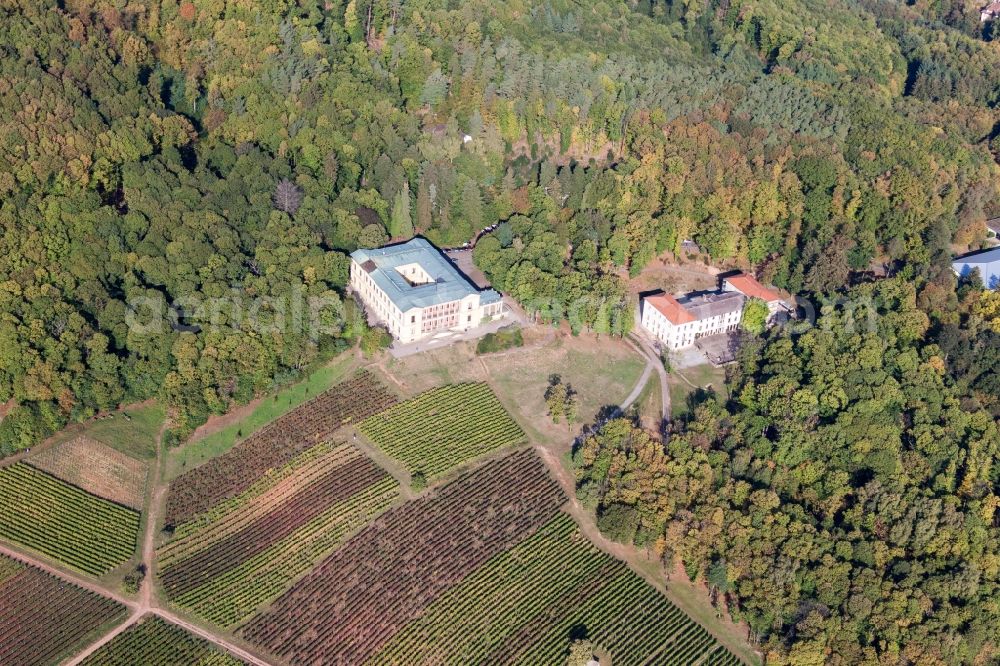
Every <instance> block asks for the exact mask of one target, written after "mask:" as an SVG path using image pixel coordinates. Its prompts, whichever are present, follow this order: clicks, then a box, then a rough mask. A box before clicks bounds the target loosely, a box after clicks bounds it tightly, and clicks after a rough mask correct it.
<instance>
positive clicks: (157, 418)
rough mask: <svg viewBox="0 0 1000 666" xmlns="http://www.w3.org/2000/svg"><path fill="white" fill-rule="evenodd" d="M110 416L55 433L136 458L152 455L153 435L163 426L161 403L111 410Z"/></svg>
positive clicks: (142, 458)
mask: <svg viewBox="0 0 1000 666" xmlns="http://www.w3.org/2000/svg"><path fill="white" fill-rule="evenodd" d="M111 414H112V415H111V418H106V419H100V420H97V421H90V422H88V423H84V424H81V425H80V426H79V428H77V427H73V426H71V427H69V428H67V429H66V430H64V431H62V432H61V433H59V434H57V435H56V436H55V441H56V442H57V443H58V442H63V441H66V440H69V439H73V438H74V437H79V436H80V435H84V436H86V437H90V438H91V439H96V440H97V441H99V442H103V443H105V444H107V445H108V446H110V447H111V448H113V449H117V450H119V451H121V452H122V453H124V454H125V455H128V456H132V457H133V458H138V459H140V460H152V459H153V458H155V457H156V438H157V437H158V436H159V434H160V426H161V425H163V419H164V416H165V414H164V411H163V406H162V405H160V404H158V403H153V404H150V405H145V406H143V407H139V408H137V409H124V410H121V411H117V412H112V413H111Z"/></svg>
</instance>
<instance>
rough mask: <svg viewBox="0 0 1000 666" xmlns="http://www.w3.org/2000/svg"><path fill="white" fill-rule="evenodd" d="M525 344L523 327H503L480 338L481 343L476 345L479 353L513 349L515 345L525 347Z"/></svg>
mask: <svg viewBox="0 0 1000 666" xmlns="http://www.w3.org/2000/svg"><path fill="white" fill-rule="evenodd" d="M523 346H524V336H522V335H521V329H519V328H509V329H501V330H499V331H497V332H496V333H487V334H486V335H484V336H483V337H481V338H480V339H479V343H478V344H477V345H476V353H477V354H492V353H493V352H499V351H504V350H505V349H512V348H513V347H523Z"/></svg>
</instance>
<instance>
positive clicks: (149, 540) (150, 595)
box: [0, 422, 271, 666]
mask: <svg viewBox="0 0 1000 666" xmlns="http://www.w3.org/2000/svg"><path fill="white" fill-rule="evenodd" d="M166 430H167V423H166V422H164V424H163V426H161V428H160V432H159V435H158V436H157V438H156V460H155V461H154V462H153V465H152V471H151V473H150V480H149V484H148V488H149V490H148V498H147V502H146V511H145V514H146V515H145V518H146V528H145V531H144V533H143V538H142V545H141V558H140V559H141V562H142V564H143V565H144V566H145V567H146V576H145V577H144V578H143V580H142V586H141V588H140V591H139V598H138V600H131V599H126V598H125V597H123V596H121V595H120V594H118V593H117V592H115V591H114V590H113V589H111V588H110V587H107V586H105V585H103V584H100V583H96V582H94V581H91V580H87V579H85V578H82V577H80V576H77V575H75V574H72V573H69V572H67V571H64V570H62V569H58V568H56V567H54V566H52V565H50V564H48V563H46V562H43V561H41V560H39V559H38V558H36V557H32V556H29V555H26V554H24V553H20V552H18V551H15V550H12V549H10V548H7V547H6V546H4V545H3V544H0V553H2V554H4V555H8V556H10V557H14V558H15V559H19V560H22V561H24V562H27V563H28V564H30V565H32V566H35V567H38V568H39V569H41V570H42V571H45V572H46V573H49V574H52V575H53V576H56V577H58V578H61V579H62V580H65V581H67V582H69V583H72V584H74V585H78V586H80V587H82V588H84V589H85V590H89V591H91V592H94V593H96V594H100V595H102V596H105V597H108V598H111V599H114V600H115V601H117V602H118V603H120V604H123V605H124V606H125V607H126V608H128V609H129V610H130V611H131V612H130V613H129V616H128V618H127V619H126V620H125V621H124V622H122V623H120V624H117V625H115V627H114V628H113V629H110V630H109V631H108V632H107V633H105V634H104V635H102V636H101V637H100V638H98V639H97V640H95V641H93V642H92V643H90V644H89V645H87V646H86V647H85V648H83V650H81V651H80V652H78V653H77V654H75V655H74V656H73V657H72V658H71V659H69V660H68V661H66V662H64V666H77V664H80V663H82V662H83V661H84V660H85V659H86V658H87V657H89V656H90V655H92V654H93V653H94V652H96V651H97V650H99V649H100V648H101V647H102V646H104V645H106V644H108V643H109V642H111V641H112V640H114V639H115V637H116V636H118V635H120V634H121V633H122V632H124V631H126V630H127V629H128V628H129V627H131V626H132V625H134V624H135V623H136V622H138V621H139V620H140V619H141V618H143V617H144V616H146V615H148V614H150V613H152V614H154V615H158V616H160V617H161V618H163V619H164V620H166V621H167V622H171V623H173V624H176V625H178V626H180V627H182V628H184V629H185V630H187V631H188V632H189V633H191V634H193V635H195V636H198V637H199V638H203V639H205V640H207V641H208V642H209V643H212V644H213V645H215V646H216V647H218V648H220V649H222V650H225V651H226V652H229V653H230V654H232V655H234V656H236V657H239V658H240V659H242V660H243V661H245V662H247V663H249V664H253V665H254V666H271V664H270V663H269V662H267V661H265V660H264V659H262V658H260V657H258V656H257V655H254V654H252V653H250V652H248V651H247V650H245V649H244V648H242V647H239V646H238V645H235V644H234V643H232V642H231V641H229V640H228V639H226V638H224V637H223V636H220V635H218V634H216V633H214V632H212V631H209V630H208V629H205V628H203V627H200V626H198V625H195V624H192V623H191V622H189V621H188V620H185V619H183V618H180V617H178V616H177V615H175V614H174V613H172V612H171V611H170V610H168V609H167V608H164V607H161V606H160V604H159V600H158V599H157V597H156V591H155V589H154V587H155V583H154V580H155V579H154V575H155V570H154V567H155V565H156V550H155V545H156V530H157V527H158V526H159V522H160V514H161V513H162V511H163V506H164V502H165V499H166V494H167V488H168V485H167V484H165V483H163V481H162V478H163V465H164V462H165V459H164V455H163V435H164V433H165V432H166Z"/></svg>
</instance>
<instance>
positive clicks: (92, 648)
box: [63, 610, 145, 666]
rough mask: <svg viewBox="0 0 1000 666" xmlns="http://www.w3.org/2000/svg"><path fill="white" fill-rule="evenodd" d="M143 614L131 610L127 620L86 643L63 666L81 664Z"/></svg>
mask: <svg viewBox="0 0 1000 666" xmlns="http://www.w3.org/2000/svg"><path fill="white" fill-rule="evenodd" d="M143 615H145V613H143V612H142V611H138V610H137V611H133V613H132V614H131V615H129V617H128V619H127V620H125V621H124V622H122V623H121V624H119V625H118V626H116V627H115V628H114V629H112V630H111V631H109V632H108V633H106V634H104V635H103V636H101V637H100V638H98V639H97V640H96V641H94V642H93V643H91V644H90V645H88V646H87V647H86V648H85V649H84V650H83V651H82V652H79V653H78V654H77V655H76V656H75V657H73V658H72V659H70V660H69V661H67V662H65V663H64V665H63V666H77V664H82V663H83V662H84V661H85V660H86V659H87V657H89V656H90V655H92V654H94V653H95V652H97V651H98V650H100V649H101V648H102V647H104V646H105V645H107V644H108V643H110V642H111V641H113V640H114V639H115V638H116V637H117V636H118V635H119V634H122V633H124V632H125V630H126V629H128V628H129V627H131V626H132V625H133V624H135V623H136V622H138V621H139V618H141V617H142V616H143Z"/></svg>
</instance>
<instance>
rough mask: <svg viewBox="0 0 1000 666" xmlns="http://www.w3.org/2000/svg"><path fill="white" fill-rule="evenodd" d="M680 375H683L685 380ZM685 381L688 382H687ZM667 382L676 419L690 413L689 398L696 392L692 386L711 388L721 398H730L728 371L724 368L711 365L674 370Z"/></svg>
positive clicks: (671, 406)
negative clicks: (727, 384) (727, 390)
mask: <svg viewBox="0 0 1000 666" xmlns="http://www.w3.org/2000/svg"><path fill="white" fill-rule="evenodd" d="M680 375H683V379H682V378H681V376H680ZM684 379H687V380H688V381H687V382H686V381H684ZM667 382H668V384H670V411H671V412H673V417H674V418H676V417H678V416H682V415H684V414H686V413H687V412H688V411H689V409H688V397H689V396H690V395H691V394H692V393H694V392H695V390H696V389H695V388H694V387H692V386H691V384H694V385H695V386H697V387H701V388H707V387H709V386H711V387H712V388H713V389H715V392H716V393H717V394H718V395H719V397H720V398H722V399H726V398H727V397H728V394H727V392H726V369H725V368H724V367H723V368H716V367H715V366H713V365H712V364H710V363H703V364H701V365H694V366H690V367H687V368H683V369H681V370H674V371H672V372H670V373H668V375H667ZM688 382H691V383H690V384H689V383H688Z"/></svg>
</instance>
